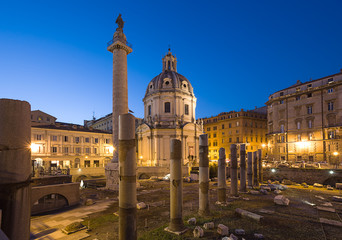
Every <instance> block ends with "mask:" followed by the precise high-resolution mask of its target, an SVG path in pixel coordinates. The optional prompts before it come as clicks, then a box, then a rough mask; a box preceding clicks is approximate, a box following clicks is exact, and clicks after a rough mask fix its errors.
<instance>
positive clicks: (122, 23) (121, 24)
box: [115, 13, 125, 30]
mask: <svg viewBox="0 0 342 240" xmlns="http://www.w3.org/2000/svg"><path fill="white" fill-rule="evenodd" d="M115 23H116V24H118V28H119V29H121V30H122V29H123V27H124V23H125V22H124V21H123V20H122V17H121V13H119V16H118V18H117V19H116V21H115Z"/></svg>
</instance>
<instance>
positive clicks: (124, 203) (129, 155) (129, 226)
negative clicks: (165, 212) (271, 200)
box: [119, 113, 137, 240]
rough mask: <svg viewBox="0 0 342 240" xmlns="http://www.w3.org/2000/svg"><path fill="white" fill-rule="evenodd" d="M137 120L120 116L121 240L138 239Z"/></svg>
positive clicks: (132, 117) (130, 115)
mask: <svg viewBox="0 0 342 240" xmlns="http://www.w3.org/2000/svg"><path fill="white" fill-rule="evenodd" d="M136 167H137V163H136V151H135V118H134V116H133V115H132V114H129V113H128V114H122V115H120V116H119V174H120V180H119V239H120V240H126V239H127V240H134V239H137V210H136V205H137V193H136Z"/></svg>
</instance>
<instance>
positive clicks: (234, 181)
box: [230, 144, 239, 197]
mask: <svg viewBox="0 0 342 240" xmlns="http://www.w3.org/2000/svg"><path fill="white" fill-rule="evenodd" d="M230 155H231V163H230V194H231V195H233V196H236V197H237V196H239V194H238V173H237V155H236V144H232V145H230Z"/></svg>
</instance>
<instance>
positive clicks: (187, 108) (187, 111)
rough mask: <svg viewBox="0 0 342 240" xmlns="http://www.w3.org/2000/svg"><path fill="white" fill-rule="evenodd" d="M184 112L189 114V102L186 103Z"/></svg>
mask: <svg viewBox="0 0 342 240" xmlns="http://www.w3.org/2000/svg"><path fill="white" fill-rule="evenodd" d="M184 113H185V115H189V105H188V104H185V107H184Z"/></svg>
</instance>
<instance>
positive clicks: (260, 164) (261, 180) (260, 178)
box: [258, 149, 264, 184]
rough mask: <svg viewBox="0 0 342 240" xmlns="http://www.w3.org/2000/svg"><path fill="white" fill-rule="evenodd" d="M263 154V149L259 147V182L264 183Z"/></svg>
mask: <svg viewBox="0 0 342 240" xmlns="http://www.w3.org/2000/svg"><path fill="white" fill-rule="evenodd" d="M261 156H262V152H261V149H258V165H259V183H261V184H262V182H263V181H264V179H263V172H262V158H261Z"/></svg>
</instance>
